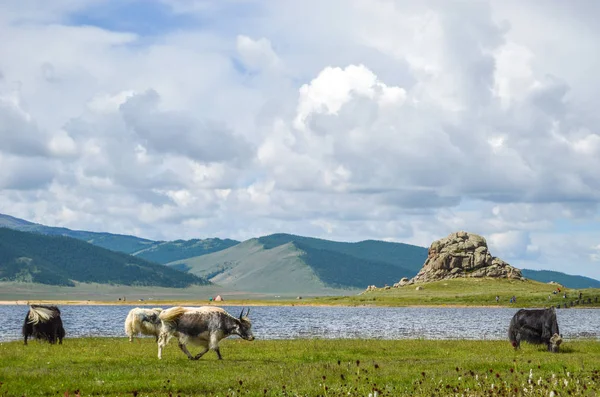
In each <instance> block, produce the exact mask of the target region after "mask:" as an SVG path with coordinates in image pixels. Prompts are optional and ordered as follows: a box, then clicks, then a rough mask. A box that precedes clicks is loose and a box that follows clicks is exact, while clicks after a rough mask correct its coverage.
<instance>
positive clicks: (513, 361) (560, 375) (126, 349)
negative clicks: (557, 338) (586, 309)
mask: <svg viewBox="0 0 600 397" xmlns="http://www.w3.org/2000/svg"><path fill="white" fill-rule="evenodd" d="M196 350H198V349H197V348H196V349H194V348H193V347H192V353H194V352H195V351H196ZM221 352H222V354H223V357H224V360H222V361H218V360H217V359H216V355H215V354H214V353H212V352H209V353H207V355H205V356H204V357H203V358H201V359H200V360H199V361H189V360H188V359H187V358H186V357H185V356H184V354H183V353H181V352H180V351H179V349H178V348H177V343H176V342H175V341H171V343H170V344H169V345H168V346H167V348H166V349H165V351H164V352H163V360H158V359H157V357H156V353H157V348H156V344H155V343H154V341H153V340H152V339H150V338H144V339H142V340H141V341H134V343H129V342H128V341H127V340H126V338H83V339H66V340H65V341H64V344H63V345H62V346H60V345H49V344H46V343H42V342H37V341H34V342H32V343H30V344H29V345H28V346H23V345H22V343H21V342H10V343H2V344H0V357H1V358H2V359H1V361H0V382H1V383H0V396H5V395H6V396H17V395H18V396H21V395H25V396H35V395H47V396H57V395H60V396H63V395H65V392H66V391H69V392H70V395H71V396H73V395H75V391H79V394H80V395H81V396H84V395H85V396H88V395H105V396H136V395H137V396H169V395H171V396H177V395H180V396H184V395H186V396H187V395H218V396H226V395H229V396H234V395H235V396H264V395H267V396H296V395H301V396H304V395H306V396H317V395H323V396H325V395H327V396H348V395H351V396H367V395H369V393H374V391H375V390H377V391H378V395H380V396H397V395H416V396H424V395H432V394H433V395H448V394H452V393H454V392H456V393H458V394H462V393H465V394H466V395H474V396H481V395H487V394H488V393H489V392H490V391H491V390H494V392H495V395H548V393H549V392H550V391H551V390H555V391H556V392H557V393H559V394H558V395H565V394H567V393H569V394H571V395H594V394H590V391H591V390H598V389H599V388H600V373H599V372H598V369H599V362H598V357H600V343H599V342H598V341H593V340H577V341H567V342H565V343H564V344H563V346H562V351H561V352H560V353H558V354H552V353H548V352H546V351H544V349H543V348H542V347H539V346H533V345H527V344H524V345H523V347H522V349H521V350H519V351H514V350H513V349H512V347H510V345H509V343H508V342H507V341H464V340H459V341H432V340H395V341H384V340H313V339H309V340H290V341H260V340H259V341H255V342H247V341H242V340H239V339H227V340H224V341H222V343H221ZM530 371H532V372H531V373H532V377H531V379H532V381H531V384H530V383H529V375H530ZM538 383H539V384H538ZM492 384H493V386H492ZM492 387H493V389H492ZM525 389H526V390H527V392H524V390H525ZM514 390H517V392H516V393H515V392H514ZM509 391H510V392H509Z"/></svg>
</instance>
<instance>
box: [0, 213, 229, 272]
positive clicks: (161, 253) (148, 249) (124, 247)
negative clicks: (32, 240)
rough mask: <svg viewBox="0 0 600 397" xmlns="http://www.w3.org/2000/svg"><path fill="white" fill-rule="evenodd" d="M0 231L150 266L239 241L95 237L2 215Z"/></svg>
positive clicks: (92, 233) (114, 235)
mask: <svg viewBox="0 0 600 397" xmlns="http://www.w3.org/2000/svg"><path fill="white" fill-rule="evenodd" d="M0 227H7V228H9V229H14V230H20V231H22V232H36V233H41V234H46V235H50V236H66V237H72V238H76V239H78V240H83V241H85V242H88V243H90V244H94V245H97V246H98V247H102V248H106V249H109V250H112V251H117V252H124V253H126V254H131V255H135V256H139V257H140V258H144V259H146V260H148V261H151V262H156V263H162V264H165V263H167V262H172V261H176V260H179V259H184V258H191V257H194V256H199V255H205V254H210V253H211V252H216V251H220V250H223V249H226V248H229V247H231V246H234V245H236V244H239V241H236V240H231V239H224V240H222V239H219V238H207V239H203V240H199V239H193V240H175V241H153V240H148V239H144V238H140V237H135V236H129V235H124V234H113V233H97V232H87V231H82V230H71V229H67V228H64V227H52V226H44V225H40V224H38V223H33V222H29V221H26V220H23V219H19V218H15V217H12V216H10V215H4V214H0Z"/></svg>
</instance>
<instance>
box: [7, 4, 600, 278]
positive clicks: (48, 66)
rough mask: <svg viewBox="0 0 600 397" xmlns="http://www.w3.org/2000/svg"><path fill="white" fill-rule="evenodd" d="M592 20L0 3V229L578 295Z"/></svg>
mask: <svg viewBox="0 0 600 397" xmlns="http://www.w3.org/2000/svg"><path fill="white" fill-rule="evenodd" d="M599 13H600V2H594V1H585V0H575V1H570V2H565V1H562V0H547V1H544V2H535V1H531V2H523V1H521V0H491V1H485V0H472V1H470V0H463V1H451V0H423V1H419V2H416V1H404V0H327V1H322V0H318V1H317V0H304V1H295V0H260V1H259V0H214V1H210V0H53V1H43V0H37V1H34V0H6V1H3V2H1V3H0V37H2V38H3V40H2V41H0V170H1V172H0V213H3V214H8V215H12V216H15V217H18V218H23V219H26V220H29V221H32V222H37V223H41V224H44V225H48V226H62V227H68V228H71V229H79V230H90V231H104V232H111V233H120V234H132V235H136V236H139V237H145V238H150V239H157V240H173V239H180V238H181V239H190V238H209V237H220V238H233V239H238V240H245V239H249V238H253V237H259V236H262V235H267V234H271V233H292V234H298V235H303V236H311V237H318V238H325V239H330V240H337V241H360V240H365V239H376V240H386V241H396V242H404V243H409V244H416V245H420V246H424V247H428V246H429V245H430V244H431V242H432V241H434V240H436V239H439V238H442V237H445V236H447V235H448V234H450V233H452V232H456V231H459V230H464V231H468V232H472V233H477V234H480V235H482V236H484V237H485V238H486V240H487V242H488V244H489V247H490V251H491V253H492V255H494V256H498V257H500V258H502V259H504V260H505V261H507V262H509V263H510V264H512V265H514V266H516V267H519V268H529V269H548V270H557V271H562V272H565V273H568V274H580V275H585V276H589V277H593V278H596V279H600V222H599V221H600V216H599V215H600V212H599V207H598V203H599V201H600V112H599V111H598V109H600V97H599V96H598V88H599V87H600V75H599V73H598V70H600V52H598V51H597V43H598V41H599V39H600V25H598V24H597V23H596V16H597V15H599Z"/></svg>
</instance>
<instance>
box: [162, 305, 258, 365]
mask: <svg viewBox="0 0 600 397" xmlns="http://www.w3.org/2000/svg"><path fill="white" fill-rule="evenodd" d="M248 313H249V310H248V312H247V313H246V315H245V316H244V310H242V313H241V314H240V317H239V318H235V317H233V316H231V315H230V314H229V313H227V312H226V311H225V310H223V309H222V308H220V307H213V306H204V307H181V306H178V307H173V308H170V309H167V310H165V311H164V312H162V313H161V314H160V316H159V317H160V319H161V322H162V327H161V333H160V336H159V338H158V358H159V359H161V358H162V349H163V348H164V347H165V346H166V345H167V343H169V340H170V339H171V337H173V336H176V337H177V339H178V342H179V348H180V349H181V351H182V352H184V353H185V355H186V356H188V358H189V359H190V360H198V359H199V358H200V357H202V356H203V355H204V354H205V353H206V352H207V351H208V350H213V351H214V352H215V353H216V354H217V357H219V360H221V359H222V358H223V357H222V356H221V352H220V350H219V341H221V339H224V338H227V337H228V336H230V335H238V336H239V337H241V338H242V339H246V340H249V341H251V340H254V335H252V331H251V327H252V324H251V322H250V319H249V318H248ZM188 343H192V344H195V345H200V346H202V347H203V348H204V350H202V351H201V352H200V353H198V354H197V355H195V356H192V355H191V353H190V352H189V350H188V349H187V347H186V345H187V344H188Z"/></svg>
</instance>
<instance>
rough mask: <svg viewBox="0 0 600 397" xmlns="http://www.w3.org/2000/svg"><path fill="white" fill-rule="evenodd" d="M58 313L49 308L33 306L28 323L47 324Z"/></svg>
mask: <svg viewBox="0 0 600 397" xmlns="http://www.w3.org/2000/svg"><path fill="white" fill-rule="evenodd" d="M55 315H56V312H55V311H54V310H52V309H50V308H48V307H44V306H31V307H30V308H29V316H28V320H27V322H28V323H29V324H37V323H39V322H40V321H41V322H46V321H48V320H50V319H51V318H53V317H54V316H55Z"/></svg>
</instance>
